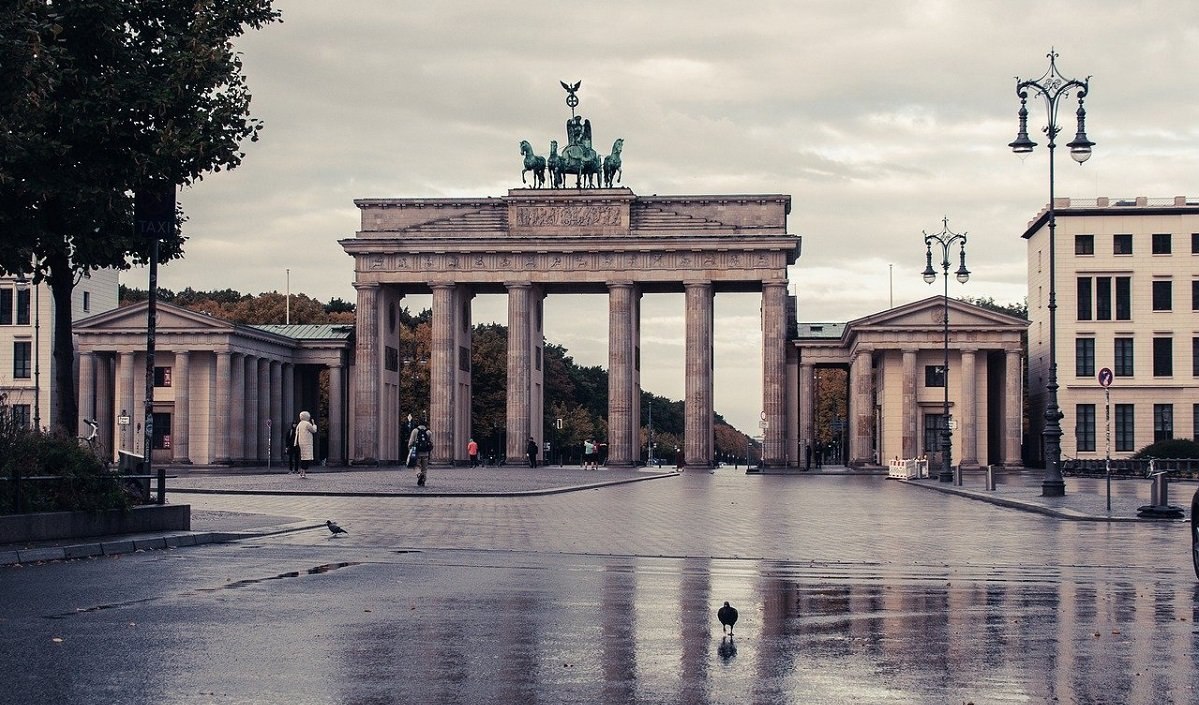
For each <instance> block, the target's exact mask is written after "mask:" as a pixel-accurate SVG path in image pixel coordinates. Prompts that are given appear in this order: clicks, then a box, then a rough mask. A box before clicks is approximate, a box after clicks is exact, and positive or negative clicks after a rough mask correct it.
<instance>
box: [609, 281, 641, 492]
mask: <svg viewBox="0 0 1199 705" xmlns="http://www.w3.org/2000/svg"><path fill="white" fill-rule="evenodd" d="M634 295H635V289H634V287H633V283H632V282H627V281H626V282H608V462H607V464H608V466H609V467H617V468H620V467H632V465H633V460H634V457H635V456H634V455H633V450H634V445H635V441H634V439H633V433H632V428H633V406H632V404H633V365H634V360H633V336H632V330H633V315H634V310H633V309H634V305H635V304H634Z"/></svg>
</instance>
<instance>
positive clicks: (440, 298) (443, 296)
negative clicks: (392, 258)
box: [429, 283, 458, 466]
mask: <svg viewBox="0 0 1199 705" xmlns="http://www.w3.org/2000/svg"><path fill="white" fill-rule="evenodd" d="M457 288H458V287H457V285H456V284H441V283H438V284H434V285H433V330H432V338H433V341H432V346H431V347H432V349H431V350H430V351H429V352H430V358H431V359H430V363H429V364H430V367H429V417H430V418H429V430H431V431H433V452H432V454H431V455H430V457H429V461H430V462H431V463H433V464H434V465H437V466H447V465H450V464H452V463H453V461H454V447H455V446H456V445H457V441H456V439H455V438H454V392H455V389H454V381H455V375H454V370H455V365H456V363H457V360H458V354H457V353H458V350H457V346H456V345H455V342H456V340H457V338H456V337H455V335H454V330H455V328H456V326H455V325H454V323H455V321H456V320H457V311H456V308H457V306H455V302H456V301H457V299H458V297H457Z"/></svg>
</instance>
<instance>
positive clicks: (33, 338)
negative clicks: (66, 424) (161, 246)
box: [0, 269, 118, 429]
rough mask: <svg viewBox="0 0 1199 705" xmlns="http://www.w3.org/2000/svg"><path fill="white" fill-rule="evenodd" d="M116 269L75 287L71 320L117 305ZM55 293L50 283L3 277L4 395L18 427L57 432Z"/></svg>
mask: <svg viewBox="0 0 1199 705" xmlns="http://www.w3.org/2000/svg"><path fill="white" fill-rule="evenodd" d="M117 290H118V284H117V271H116V270H115V269H102V270H98V271H94V272H91V273H89V274H87V275H85V276H83V277H82V278H80V280H79V283H78V284H76V285H75V289H74V291H73V292H72V295H71V319H72V321H78V320H80V319H82V318H85V317H87V316H92V315H95V314H98V313H103V312H104V311H109V310H112V309H114V308H116V307H117V293H118V292H117ZM56 318H57V316H56V314H55V311H54V295H53V293H52V292H51V291H50V286H49V284H47V283H45V282H39V283H36V284H35V283H33V282H32V281H31V280H29V279H28V278H18V277H11V276H6V277H0V394H2V395H4V397H5V400H6V403H7V404H8V407H9V410H10V413H11V414H13V415H14V416H15V417H16V418H17V420H18V422H19V423H23V424H26V425H29V426H34V425H37V426H40V427H42V428H46V429H50V428H54V425H55V421H57V419H58V397H57V395H56V394H55V388H56V385H55V383H54V380H55V379H56V376H55V372H56V363H55V361H54V323H55V321H56Z"/></svg>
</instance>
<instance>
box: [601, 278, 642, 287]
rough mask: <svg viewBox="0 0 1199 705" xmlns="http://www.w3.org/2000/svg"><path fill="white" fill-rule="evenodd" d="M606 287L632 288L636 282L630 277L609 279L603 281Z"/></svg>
mask: <svg viewBox="0 0 1199 705" xmlns="http://www.w3.org/2000/svg"><path fill="white" fill-rule="evenodd" d="M604 284H605V285H607V287H608V289H632V288H633V287H634V286H636V283H635V282H634V281H633V280H632V279H611V280H608V281H606V282H604Z"/></svg>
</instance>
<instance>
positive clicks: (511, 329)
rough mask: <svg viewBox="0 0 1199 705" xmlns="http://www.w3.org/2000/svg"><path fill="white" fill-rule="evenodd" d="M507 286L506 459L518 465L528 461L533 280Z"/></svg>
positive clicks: (506, 284)
mask: <svg viewBox="0 0 1199 705" xmlns="http://www.w3.org/2000/svg"><path fill="white" fill-rule="evenodd" d="M504 286H505V287H507V289H508V411H507V417H508V422H507V423H508V429H507V434H508V440H507V442H506V446H507V448H506V450H505V452H506V453H507V456H508V458H507V460H508V462H509V463H511V464H516V465H519V464H521V463H524V462H526V461H527V459H528V457H527V456H526V455H525V443H527V442H528V438H529V429H530V424H529V380H530V378H531V370H532V360H531V359H530V358H531V356H530V354H529V321H530V320H531V319H530V315H531V312H530V306H529V302H530V301H531V299H532V284H530V283H529V282H514V283H505V284H504Z"/></svg>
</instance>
